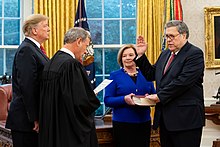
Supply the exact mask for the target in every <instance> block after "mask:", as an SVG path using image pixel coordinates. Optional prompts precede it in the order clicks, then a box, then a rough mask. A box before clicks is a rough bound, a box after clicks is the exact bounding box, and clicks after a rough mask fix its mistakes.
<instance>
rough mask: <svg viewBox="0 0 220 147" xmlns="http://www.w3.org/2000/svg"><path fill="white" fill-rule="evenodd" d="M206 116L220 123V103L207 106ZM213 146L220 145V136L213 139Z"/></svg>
mask: <svg viewBox="0 0 220 147" xmlns="http://www.w3.org/2000/svg"><path fill="white" fill-rule="evenodd" d="M205 118H206V119H207V120H211V121H212V122H213V123H214V124H216V125H220V104H212V105H210V106H206V107H205ZM212 147H220V138H217V139H216V140H214V141H213V145H212Z"/></svg>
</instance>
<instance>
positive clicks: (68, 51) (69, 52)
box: [60, 48, 75, 59]
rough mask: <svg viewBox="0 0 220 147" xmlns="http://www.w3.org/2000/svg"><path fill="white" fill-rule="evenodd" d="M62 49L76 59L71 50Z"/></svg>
mask: <svg viewBox="0 0 220 147" xmlns="http://www.w3.org/2000/svg"><path fill="white" fill-rule="evenodd" d="M60 51H63V52H65V53H67V54H69V55H71V56H72V57H73V58H74V59H75V55H74V54H73V53H72V52H71V51H70V50H68V49H67V48H61V49H60Z"/></svg>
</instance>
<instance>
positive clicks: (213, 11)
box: [204, 7, 220, 68]
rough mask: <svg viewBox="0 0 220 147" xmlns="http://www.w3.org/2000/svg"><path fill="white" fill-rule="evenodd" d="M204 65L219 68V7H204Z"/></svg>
mask: <svg viewBox="0 0 220 147" xmlns="http://www.w3.org/2000/svg"><path fill="white" fill-rule="evenodd" d="M204 14H205V65H206V68H220V7H205V8H204Z"/></svg>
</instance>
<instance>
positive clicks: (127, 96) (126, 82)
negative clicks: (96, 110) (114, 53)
mask: <svg viewBox="0 0 220 147" xmlns="http://www.w3.org/2000/svg"><path fill="white" fill-rule="evenodd" d="M136 57H137V52H136V49H135V47H134V46H133V45H131V44H129V45H125V46H123V47H122V48H121V49H120V50H119V52H118V57H117V61H118V64H119V65H120V66H121V69H119V70H117V71H114V72H112V73H111V74H110V78H109V79H111V80H113V81H112V83H111V84H110V85H108V86H107V87H106V91H105V98H104V102H105V105H106V106H107V107H111V108H112V110H113V117H112V121H113V139H114V142H115V146H116V147H149V146H150V132H151V117H150V107H149V106H138V105H135V103H134V101H133V99H132V97H133V96H134V95H147V94H154V93H155V88H154V85H153V83H152V82H150V81H147V80H146V79H145V78H144V76H143V75H142V74H141V71H140V70H139V69H138V67H136V64H135V62H134V61H133V60H134V59H135V58H136Z"/></svg>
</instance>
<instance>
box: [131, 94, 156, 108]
mask: <svg viewBox="0 0 220 147" xmlns="http://www.w3.org/2000/svg"><path fill="white" fill-rule="evenodd" d="M132 99H133V101H134V103H135V104H136V105H140V106H155V105H156V102H155V101H153V100H150V99H148V98H146V97H145V96H144V95H134V96H133V97H132Z"/></svg>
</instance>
